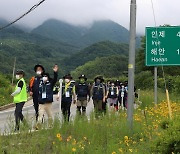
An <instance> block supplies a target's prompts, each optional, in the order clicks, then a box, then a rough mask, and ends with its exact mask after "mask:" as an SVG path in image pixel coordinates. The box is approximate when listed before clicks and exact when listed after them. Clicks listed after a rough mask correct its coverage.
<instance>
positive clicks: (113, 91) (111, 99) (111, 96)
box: [106, 81, 119, 110]
mask: <svg viewBox="0 0 180 154" xmlns="http://www.w3.org/2000/svg"><path fill="white" fill-rule="evenodd" d="M118 93H119V90H118V87H117V86H115V82H114V81H111V82H110V86H109V87H108V90H107V94H106V98H108V103H109V104H108V105H109V108H110V109H111V110H112V109H113V108H115V109H116V110H118V105H117V101H118Z"/></svg>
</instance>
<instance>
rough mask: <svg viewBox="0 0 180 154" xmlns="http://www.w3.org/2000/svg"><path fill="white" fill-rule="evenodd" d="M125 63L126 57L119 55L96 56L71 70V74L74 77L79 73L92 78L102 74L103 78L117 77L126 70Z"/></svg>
mask: <svg viewBox="0 0 180 154" xmlns="http://www.w3.org/2000/svg"><path fill="white" fill-rule="evenodd" d="M127 63H128V59H127V57H125V56H120V55H113V56H109V57H101V58H96V59H95V60H93V61H89V62H87V63H86V64H84V65H82V66H79V67H77V68H76V69H75V70H74V71H72V75H73V77H74V78H76V79H77V78H78V76H79V75H81V74H86V76H87V77H88V78H90V79H93V78H94V77H95V76H96V75H103V76H104V77H105V78H114V77H119V76H121V75H123V72H125V71H127Z"/></svg>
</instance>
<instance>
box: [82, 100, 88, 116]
mask: <svg viewBox="0 0 180 154" xmlns="http://www.w3.org/2000/svg"><path fill="white" fill-rule="evenodd" d="M86 107H87V100H83V101H82V114H83V115H85V114H86Z"/></svg>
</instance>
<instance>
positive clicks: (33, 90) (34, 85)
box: [29, 64, 45, 121]
mask: <svg viewBox="0 0 180 154" xmlns="http://www.w3.org/2000/svg"><path fill="white" fill-rule="evenodd" d="M34 71H35V72H36V76H33V77H32V78H31V79H30V82H29V94H30V96H32V98H33V104H34V110H35V116H36V121H37V120H38V111H39V102H38V96H39V84H40V81H41V80H42V76H43V74H44V73H45V69H44V67H43V66H42V65H41V64H37V65H35V66H34Z"/></svg>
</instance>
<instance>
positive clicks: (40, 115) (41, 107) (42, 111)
mask: <svg viewBox="0 0 180 154" xmlns="http://www.w3.org/2000/svg"><path fill="white" fill-rule="evenodd" d="M44 105H45V104H39V116H38V122H40V123H43V122H44V120H43V115H44V112H45V109H44V108H45V106H44Z"/></svg>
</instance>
